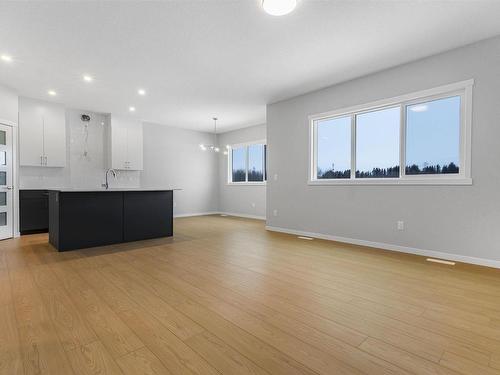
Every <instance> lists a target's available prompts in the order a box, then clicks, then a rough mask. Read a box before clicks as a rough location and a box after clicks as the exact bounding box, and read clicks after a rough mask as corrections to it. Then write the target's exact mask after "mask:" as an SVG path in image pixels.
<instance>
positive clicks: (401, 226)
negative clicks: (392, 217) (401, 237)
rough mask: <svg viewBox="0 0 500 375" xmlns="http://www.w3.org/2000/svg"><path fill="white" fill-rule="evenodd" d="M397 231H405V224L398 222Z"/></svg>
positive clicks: (401, 221)
mask: <svg viewBox="0 0 500 375" xmlns="http://www.w3.org/2000/svg"><path fill="white" fill-rule="evenodd" d="M397 225H398V230H405V222H404V221H403V220H398V223H397Z"/></svg>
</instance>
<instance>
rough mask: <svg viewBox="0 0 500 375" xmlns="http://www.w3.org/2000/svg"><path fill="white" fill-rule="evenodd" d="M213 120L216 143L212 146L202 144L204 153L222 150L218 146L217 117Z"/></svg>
mask: <svg viewBox="0 0 500 375" xmlns="http://www.w3.org/2000/svg"><path fill="white" fill-rule="evenodd" d="M212 120H214V143H213V144H211V145H206V144H204V143H202V144H200V148H201V149H202V150H203V151H207V150H208V151H212V152H219V151H220V149H219V147H218V146H216V145H217V117H213V118H212Z"/></svg>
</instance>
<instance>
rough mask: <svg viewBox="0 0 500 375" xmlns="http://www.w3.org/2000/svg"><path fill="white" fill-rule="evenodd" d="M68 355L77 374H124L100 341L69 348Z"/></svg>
mask: <svg viewBox="0 0 500 375" xmlns="http://www.w3.org/2000/svg"><path fill="white" fill-rule="evenodd" d="M68 357H69V360H70V362H71V365H72V367H73V370H74V372H75V374H77V375H123V373H122V371H121V370H120V368H119V367H118V365H117V364H116V363H115V361H114V360H113V358H112V357H111V355H110V354H109V353H108V352H107V351H106V349H105V348H104V346H103V345H102V343H101V342H100V341H94V342H92V343H90V344H87V345H82V346H80V347H77V348H74V349H71V350H68Z"/></svg>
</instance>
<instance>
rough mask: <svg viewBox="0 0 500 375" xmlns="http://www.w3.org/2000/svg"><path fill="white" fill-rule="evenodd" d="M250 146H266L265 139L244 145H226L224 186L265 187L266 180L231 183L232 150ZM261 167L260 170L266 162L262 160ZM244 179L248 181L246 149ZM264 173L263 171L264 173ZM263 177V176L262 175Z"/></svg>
mask: <svg viewBox="0 0 500 375" xmlns="http://www.w3.org/2000/svg"><path fill="white" fill-rule="evenodd" d="M252 145H266V146H267V142H266V140H265V139H260V140H257V141H251V142H245V143H236V144H232V145H227V146H226V150H227V182H226V184H227V185H229V186H265V185H266V184H267V180H264V181H262V182H261V181H241V182H233V181H232V175H233V149H235V148H240V147H248V146H252ZM262 162H263V165H262V168H263V170H264V167H265V166H266V165H267V163H266V160H264V159H263V160H262ZM245 171H246V172H245V173H246V176H245V179H247V180H248V149H247V153H246V167H245ZM264 172H265V171H264ZM264 176H265V174H264Z"/></svg>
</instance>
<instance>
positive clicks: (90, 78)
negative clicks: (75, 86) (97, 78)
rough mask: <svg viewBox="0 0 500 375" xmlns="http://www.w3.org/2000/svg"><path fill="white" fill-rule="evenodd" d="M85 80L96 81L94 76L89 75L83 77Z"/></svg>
mask: <svg viewBox="0 0 500 375" xmlns="http://www.w3.org/2000/svg"><path fill="white" fill-rule="evenodd" d="M83 80H84V81H85V82H92V81H93V80H94V78H92V76H89V75H88V74H85V75H84V76H83Z"/></svg>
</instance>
